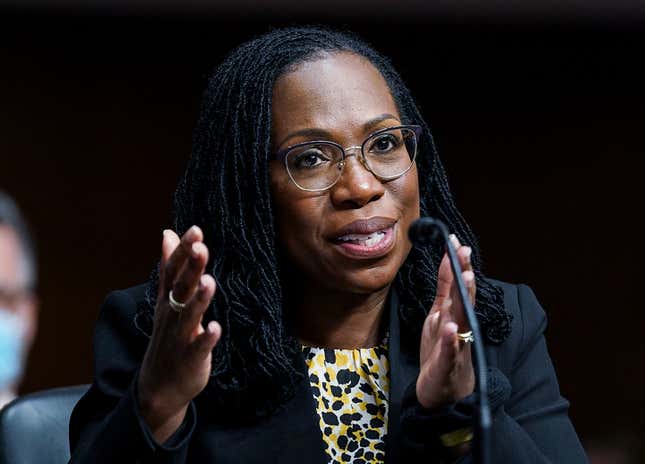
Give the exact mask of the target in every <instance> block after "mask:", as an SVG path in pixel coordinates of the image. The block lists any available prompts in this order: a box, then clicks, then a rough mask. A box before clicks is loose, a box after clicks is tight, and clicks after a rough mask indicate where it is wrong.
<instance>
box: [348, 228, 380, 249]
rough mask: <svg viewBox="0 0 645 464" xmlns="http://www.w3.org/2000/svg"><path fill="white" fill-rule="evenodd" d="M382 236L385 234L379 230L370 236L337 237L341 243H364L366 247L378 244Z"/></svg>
mask: <svg viewBox="0 0 645 464" xmlns="http://www.w3.org/2000/svg"><path fill="white" fill-rule="evenodd" d="M384 235H385V232H384V231H382V230H379V231H377V232H372V233H371V234H347V235H343V236H342V237H339V238H338V240H340V241H343V242H350V241H351V242H365V244H366V245H367V246H371V245H374V244H376V243H378V242H379V241H380V240H381V238H383V236H384Z"/></svg>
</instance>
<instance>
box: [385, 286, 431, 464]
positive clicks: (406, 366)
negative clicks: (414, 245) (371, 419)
mask: <svg viewBox="0 0 645 464" xmlns="http://www.w3.org/2000/svg"><path fill="white" fill-rule="evenodd" d="M388 304H389V311H388V314H389V328H390V336H389V350H388V354H389V361H390V403H389V411H388V425H387V427H388V432H387V437H386V441H385V462H386V463H388V464H393V463H403V462H412V461H410V459H411V458H412V457H413V456H414V457H417V456H419V457H420V455H421V454H422V453H423V448H422V447H419V446H418V445H415V444H413V443H412V442H410V441H409V440H407V439H406V438H405V437H404V436H403V434H402V431H401V400H402V399H403V392H404V391H405V389H406V388H407V386H408V385H409V384H410V383H411V382H415V381H416V379H417V376H418V375H419V354H418V351H417V352H414V353H410V352H409V350H405V349H403V346H402V345H403V343H402V339H401V326H400V323H399V300H398V297H397V295H396V291H395V290H394V289H393V288H392V290H390V295H389V300H388Z"/></svg>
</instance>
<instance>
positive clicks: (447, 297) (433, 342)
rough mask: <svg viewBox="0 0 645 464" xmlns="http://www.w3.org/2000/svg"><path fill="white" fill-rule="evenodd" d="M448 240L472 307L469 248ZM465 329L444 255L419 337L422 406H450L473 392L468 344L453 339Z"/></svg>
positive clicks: (472, 292)
mask: <svg viewBox="0 0 645 464" xmlns="http://www.w3.org/2000/svg"><path fill="white" fill-rule="evenodd" d="M450 239H451V242H452V244H453V246H454V247H455V249H456V250H457V257H458V258H459V263H460V264H461V268H462V277H463V280H464V282H465V284H466V289H467V291H468V295H469V298H470V302H471V303H472V304H474V303H475V292H476V285H475V274H474V272H473V267H472V264H471V261H470V255H471V253H472V249H471V248H470V247H467V246H463V245H461V244H460V243H459V240H458V239H457V237H455V236H454V235H451V236H450ZM469 330H470V325H469V324H468V320H467V319H466V315H465V312H464V307H463V305H462V304H461V300H460V298H459V290H458V289H457V284H456V282H455V279H454V277H453V273H452V268H451V267H450V261H449V259H448V255H447V254H444V256H443V259H442V260H441V264H440V266H439V276H438V282H437V295H436V297H435V300H434V303H433V305H432V309H431V310H430V313H429V314H428V316H427V317H426V320H425V323H424V324H423V333H422V335H421V348H420V351H421V352H420V366H421V367H420V370H419V377H418V378H417V399H418V400H419V403H421V405H422V406H423V407H425V408H428V409H432V408H436V407H439V406H442V405H445V404H449V403H454V402H456V401H459V400H460V399H462V398H464V397H466V396H468V395H470V394H471V393H472V392H473V390H474V388H475V373H474V371H473V363H472V358H471V352H470V344H469V343H464V342H462V341H459V339H458V338H457V332H467V331H469Z"/></svg>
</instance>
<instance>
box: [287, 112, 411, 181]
mask: <svg viewBox="0 0 645 464" xmlns="http://www.w3.org/2000/svg"><path fill="white" fill-rule="evenodd" d="M420 135H421V126H416V125H401V126H394V127H388V128H386V129H381V130H379V131H377V132H374V133H373V134H370V136H369V137H367V138H366V139H365V141H364V142H363V143H362V144H361V145H360V146H358V145H354V146H351V147H345V148H343V147H342V146H340V145H339V144H337V143H336V142H331V141H328V140H312V141H308V142H302V143H298V144H296V145H292V146H290V147H287V148H285V149H283V150H280V151H279V152H278V153H276V155H275V158H276V159H278V160H283V162H284V166H285V168H286V169H287V173H288V174H289V177H290V178H291V180H292V181H293V183H294V184H296V186H297V187H298V188H300V189H302V190H306V191H308V192H320V191H323V190H327V189H329V188H331V187H333V186H334V184H335V183H336V182H338V180H339V179H340V177H341V175H342V174H343V168H344V167H345V164H346V158H347V157H348V156H352V155H351V154H348V152H350V151H354V152H359V153H360V156H358V159H359V161H360V162H361V164H362V165H363V166H364V167H365V169H367V170H368V171H369V172H371V173H372V174H374V176H375V177H376V178H378V179H379V180H381V181H383V182H385V181H390V180H394V179H396V178H398V177H401V176H402V175H403V174H405V173H406V172H408V171H409V170H410V168H411V167H412V165H413V164H414V159H415V158H416V155H417V141H418V139H419V136H420Z"/></svg>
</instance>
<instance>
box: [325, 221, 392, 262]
mask: <svg viewBox="0 0 645 464" xmlns="http://www.w3.org/2000/svg"><path fill="white" fill-rule="evenodd" d="M396 226H397V221H396V220H394V219H389V218H382V217H375V218H371V219H368V220H359V221H354V222H352V223H350V224H348V225H346V226H344V227H342V228H341V229H339V230H338V231H337V232H336V233H335V234H334V239H333V240H332V242H333V243H334V248H336V249H337V250H338V251H339V252H340V253H341V254H343V255H344V256H346V257H348V258H352V259H374V258H380V257H382V256H385V255H387V254H388V253H389V252H390V251H391V250H392V249H393V248H394V245H395V243H396V235H397V234H396V229H397V227H396ZM378 231H383V232H385V236H384V237H383V239H382V240H381V241H380V242H378V243H377V244H376V245H374V246H371V247H370V246H366V245H360V244H358V243H353V242H343V241H340V240H339V237H342V236H343V235H348V234H371V233H373V232H378Z"/></svg>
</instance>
